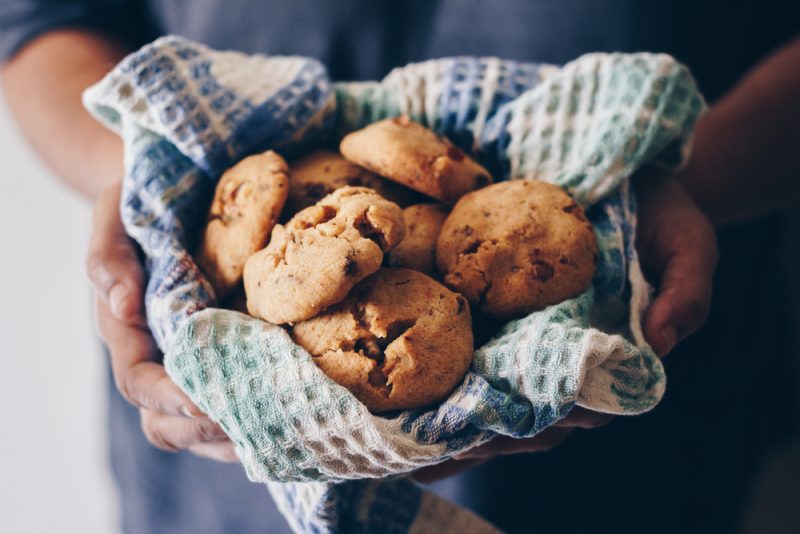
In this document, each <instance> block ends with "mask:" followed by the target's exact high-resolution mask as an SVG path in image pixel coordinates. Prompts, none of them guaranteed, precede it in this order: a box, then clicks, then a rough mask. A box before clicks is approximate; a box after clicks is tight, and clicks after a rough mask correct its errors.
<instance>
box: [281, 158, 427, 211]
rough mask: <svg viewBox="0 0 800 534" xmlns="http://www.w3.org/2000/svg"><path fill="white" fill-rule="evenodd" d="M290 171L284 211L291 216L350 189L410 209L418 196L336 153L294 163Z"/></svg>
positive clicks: (302, 159)
mask: <svg viewBox="0 0 800 534" xmlns="http://www.w3.org/2000/svg"><path fill="white" fill-rule="evenodd" d="M290 169H291V178H290V179H289V198H288V200H287V201H286V210H285V212H286V213H288V214H289V215H290V216H291V215H293V214H295V213H297V212H298V211H300V210H301V209H304V208H307V207H309V206H312V205H314V204H316V203H317V202H319V201H320V200H322V198H323V197H325V196H326V195H329V194H330V193H333V192H334V191H335V190H337V189H339V188H341V187H345V186H347V185H351V186H356V187H369V188H370V189H374V190H375V191H376V192H377V193H378V194H379V195H380V196H382V197H383V198H385V199H387V200H391V201H392V202H394V203H396V204H398V205H399V206H407V205H408V204H409V203H410V202H412V201H413V199H414V197H415V196H416V193H415V192H413V191H411V190H410V189H407V188H405V187H403V186H401V185H400V184H396V183H394V182H391V181H389V180H386V179H384V178H381V177H380V176H378V175H377V174H375V173H373V172H370V171H368V170H367V169H365V168H364V167H359V166H358V165H356V164H355V163H352V162H350V161H348V160H346V159H345V158H344V157H343V156H341V155H340V154H337V153H336V152H329V151H326V150H320V151H318V152H314V153H312V154H309V155H308V156H305V157H303V158H301V159H299V160H297V161H295V162H293V163H292V164H291V165H290Z"/></svg>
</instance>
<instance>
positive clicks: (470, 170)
mask: <svg viewBox="0 0 800 534" xmlns="http://www.w3.org/2000/svg"><path fill="white" fill-rule="evenodd" d="M339 149H340V150H341V152H342V155H343V156H344V157H346V158H347V159H349V160H350V161H352V162H354V163H357V164H359V165H361V166H362V167H366V168H367V169H369V170H371V171H373V172H376V173H378V174H380V175H381V176H383V177H385V178H389V179H390V180H394V181H395V182H399V183H401V184H403V185H405V186H407V187H410V188H411V189H414V190H416V191H419V192H420V193H424V194H426V195H428V196H431V197H433V198H435V199H437V200H440V201H442V202H444V203H445V204H453V203H454V202H455V201H456V200H458V199H459V198H460V197H461V196H462V195H464V194H466V193H468V192H470V191H473V190H475V189H479V188H481V187H484V186H486V185H488V184H490V183H491V182H492V178H491V175H490V174H489V171H487V170H486V169H484V168H483V167H481V166H480V165H478V164H477V163H476V162H475V161H473V160H472V158H470V157H469V156H467V155H466V154H464V152H462V151H461V150H459V149H458V148H456V147H455V146H453V144H452V143H450V141H448V140H447V139H445V138H443V137H439V136H437V135H436V134H435V133H434V132H432V131H431V130H429V129H427V128H425V127H424V126H422V125H421V124H419V123H417V122H413V121H411V120H410V119H409V118H408V117H405V116H402V117H395V118H393V119H386V120H382V121H380V122H376V123H374V124H370V125H369V126H367V127H366V128H363V129H361V130H358V131H356V132H353V133H351V134H348V135H347V136H345V137H344V139H342V142H341V144H340V145H339Z"/></svg>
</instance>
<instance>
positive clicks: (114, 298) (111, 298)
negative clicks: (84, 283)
mask: <svg viewBox="0 0 800 534" xmlns="http://www.w3.org/2000/svg"><path fill="white" fill-rule="evenodd" d="M129 294H130V291H128V288H127V287H125V285H124V284H114V287H112V288H111V291H109V292H108V304H109V305H110V306H111V313H112V314H114V317H116V318H117V319H124V317H122V314H121V310H122V303H123V302H125V299H127V298H128V295H129Z"/></svg>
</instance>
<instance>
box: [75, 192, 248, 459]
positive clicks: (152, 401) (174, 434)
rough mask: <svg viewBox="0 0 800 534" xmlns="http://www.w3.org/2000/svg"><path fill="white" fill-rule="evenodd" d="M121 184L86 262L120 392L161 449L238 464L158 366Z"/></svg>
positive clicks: (104, 203)
mask: <svg viewBox="0 0 800 534" xmlns="http://www.w3.org/2000/svg"><path fill="white" fill-rule="evenodd" d="M119 202H120V184H116V185H114V186H112V187H110V188H109V189H108V190H106V191H105V192H104V193H102V194H101V195H100V196H99V197H98V199H97V203H96V204H95V210H94V218H93V222H92V238H91V243H90V245H89V255H88V257H87V262H86V265H87V271H88V274H89V278H90V279H91V280H92V283H93V285H94V287H95V289H96V292H97V298H96V303H97V304H96V313H97V326H98V330H99V332H100V337H101V338H102V339H103V341H105V343H106V345H107V346H108V350H109V354H110V356H111V367H112V370H113V373H114V381H115V383H116V386H117V389H118V390H119V392H120V393H121V394H122V396H123V397H124V398H125V400H127V401H128V402H129V403H131V404H133V405H134V406H136V407H137V408H139V413H140V416H141V422H142V430H143V432H144V434H145V436H146V437H147V440H148V441H149V442H150V443H152V444H153V445H155V446H156V447H158V448H160V449H164V450H167V451H178V450H181V449H188V450H190V451H191V452H193V453H195V454H197V455H199V456H204V457H207V458H212V459H215V460H219V461H224V462H234V461H237V457H236V453H235V451H234V447H233V443H232V442H231V441H230V440H229V439H228V438H227V436H226V435H225V433H224V432H223V431H222V429H221V428H220V427H219V426H218V425H217V424H215V423H214V422H213V421H211V420H210V419H209V418H208V417H207V416H206V415H205V414H203V412H201V411H200V410H199V409H198V408H197V407H196V406H195V405H194V404H193V403H192V402H191V401H190V400H189V398H188V397H187V396H186V394H184V393H183V392H182V391H181V390H180V388H178V386H177V385H176V384H175V383H174V382H172V380H171V379H170V378H169V376H168V375H167V373H166V371H165V370H164V366H163V365H161V363H159V355H160V354H159V351H158V348H157V347H156V344H155V341H154V340H153V337H152V336H151V335H150V331H149V330H148V329H147V322H146V320H145V312H144V283H145V282H144V279H145V277H144V272H143V270H142V266H141V264H140V263H139V259H138V257H137V255H136V249H135V248H134V245H133V242H132V241H131V240H130V238H129V237H128V236H127V234H126V233H125V229H124V228H123V226H122V222H121V220H120V216H119Z"/></svg>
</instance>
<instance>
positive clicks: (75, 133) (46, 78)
mask: <svg viewBox="0 0 800 534" xmlns="http://www.w3.org/2000/svg"><path fill="white" fill-rule="evenodd" d="M125 52H126V51H125V50H124V49H123V48H122V47H121V46H120V45H118V44H116V43H115V42H114V41H112V40H109V39H106V38H103V37H100V36H97V35H93V34H90V33H87V32H82V31H58V32H53V33H49V34H46V35H44V36H42V37H39V38H38V39H36V40H34V41H32V42H31V43H30V44H28V45H27V46H26V47H25V48H23V49H22V50H21V51H20V52H19V53H18V54H17V55H16V56H15V57H14V58H13V59H12V60H11V61H10V62H9V63H8V64H7V65H5V66H4V67H3V68H2V70H1V71H0V80H1V81H2V85H3V91H4V93H5V97H6V100H7V101H8V104H9V107H10V108H11V111H12V113H13V114H14V116H15V117H16V119H17V122H18V123H19V126H20V128H21V130H22V132H23V133H24V135H25V136H26V137H27V139H28V141H29V142H30V144H31V145H32V146H33V147H34V149H35V150H36V151H37V152H38V153H39V155H40V156H41V157H42V158H43V159H44V161H45V162H46V163H47V164H48V165H49V166H50V168H51V169H52V170H53V171H54V172H55V174H56V175H57V176H58V177H59V178H60V179H61V180H63V181H64V182H65V183H66V184H67V185H69V186H70V187H72V188H73V189H75V190H77V191H78V192H79V193H81V194H82V195H83V196H85V197H87V198H91V199H93V198H95V197H96V196H97V195H98V194H99V193H100V192H101V191H103V190H104V189H105V188H107V187H108V186H109V185H110V184H111V183H113V182H114V181H116V180H119V179H120V178H121V176H122V172H123V170H122V144H121V142H120V140H119V138H118V137H117V136H116V135H115V134H113V133H112V132H110V131H108V130H107V129H105V128H104V127H103V126H102V125H100V124H99V123H98V122H97V121H95V120H94V119H93V118H92V117H91V116H90V115H89V113H88V112H86V110H85V109H84V108H83V104H82V102H81V95H82V93H83V91H84V89H86V88H87V87H89V86H90V85H92V84H93V83H95V82H97V81H99V80H100V79H101V78H102V77H103V76H104V75H105V74H106V73H107V72H108V71H109V70H110V69H111V68H112V67H113V66H114V65H115V64H116V63H117V62H118V61H119V60H120V59H121V58H122V57H123V56H124V55H125Z"/></svg>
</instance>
